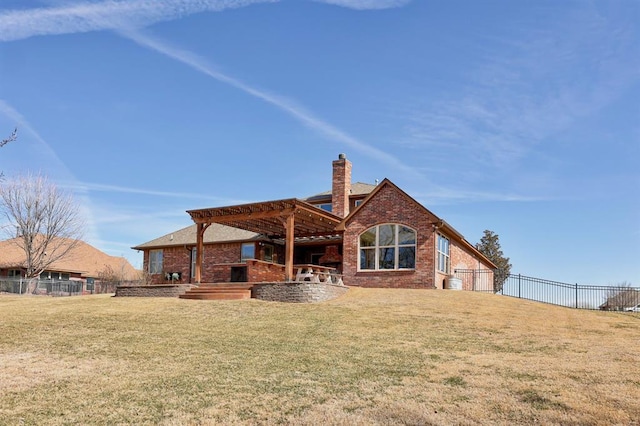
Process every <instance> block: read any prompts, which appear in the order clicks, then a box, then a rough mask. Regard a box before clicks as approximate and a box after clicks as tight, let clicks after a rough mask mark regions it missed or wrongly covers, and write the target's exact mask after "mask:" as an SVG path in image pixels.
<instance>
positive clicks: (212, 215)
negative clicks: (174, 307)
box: [187, 198, 342, 283]
mask: <svg viewBox="0 0 640 426" xmlns="http://www.w3.org/2000/svg"><path fill="white" fill-rule="evenodd" d="M187 213H189V215H190V216H191V219H192V220H193V221H194V222H195V223H196V224H197V251H196V265H195V280H196V282H197V283H200V282H201V277H202V253H203V251H204V250H203V249H204V231H205V230H206V229H207V228H208V227H209V226H210V225H211V224H212V223H220V224H223V225H227V226H231V227H234V228H239V229H244V230H246V231H251V232H255V233H258V234H264V235H267V236H269V237H272V238H280V239H284V241H285V279H286V280H287V281H291V279H292V278H293V243H294V239H295V238H297V237H315V236H327V235H335V234H338V233H339V231H336V227H337V226H338V224H339V223H340V222H341V221H342V219H341V218H340V217H339V216H336V215H334V214H332V213H329V212H327V211H325V210H322V209H320V208H318V207H315V206H313V205H311V204H309V203H305V202H304V201H301V200H298V199H296V198H290V199H286V200H276V201H263V202H259V203H250V204H241V205H237V206H228V207H213V208H207V209H198V210H187Z"/></svg>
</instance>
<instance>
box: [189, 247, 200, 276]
mask: <svg viewBox="0 0 640 426" xmlns="http://www.w3.org/2000/svg"><path fill="white" fill-rule="evenodd" d="M197 258H198V247H191V259H190V260H191V262H190V264H191V272H190V273H189V276H190V278H195V277H196V259H197Z"/></svg>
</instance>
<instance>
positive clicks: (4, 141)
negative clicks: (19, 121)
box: [0, 127, 18, 180]
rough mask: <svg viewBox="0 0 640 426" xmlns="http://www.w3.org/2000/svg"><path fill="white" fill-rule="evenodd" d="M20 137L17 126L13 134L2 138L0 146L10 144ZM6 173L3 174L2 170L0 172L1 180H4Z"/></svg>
mask: <svg viewBox="0 0 640 426" xmlns="http://www.w3.org/2000/svg"><path fill="white" fill-rule="evenodd" d="M17 138H18V128H17V127H16V128H15V129H13V133H11V135H10V136H9V137H8V138H6V139H2V140H1V141H0V148H2V147H3V146H5V145H6V144H8V143H9V142H13V141H15V140H16V139H17ZM3 176H4V175H3V174H2V172H0V180H2V177H3Z"/></svg>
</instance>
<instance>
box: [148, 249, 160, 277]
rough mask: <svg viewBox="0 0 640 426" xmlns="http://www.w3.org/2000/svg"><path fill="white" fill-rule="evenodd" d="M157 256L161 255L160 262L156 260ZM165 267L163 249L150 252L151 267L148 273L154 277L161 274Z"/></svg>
mask: <svg viewBox="0 0 640 426" xmlns="http://www.w3.org/2000/svg"><path fill="white" fill-rule="evenodd" d="M154 254H155V255H158V254H159V257H160V260H158V259H155V256H154ZM163 267H164V250H162V249H154V250H149V265H148V271H149V273H150V274H152V275H156V274H161V273H162V268H163Z"/></svg>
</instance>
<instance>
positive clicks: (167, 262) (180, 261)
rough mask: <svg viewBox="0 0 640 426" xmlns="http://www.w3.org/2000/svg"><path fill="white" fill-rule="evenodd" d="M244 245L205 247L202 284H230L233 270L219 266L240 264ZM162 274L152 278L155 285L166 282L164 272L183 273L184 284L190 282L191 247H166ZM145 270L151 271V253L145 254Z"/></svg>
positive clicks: (232, 244) (231, 244)
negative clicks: (241, 250)
mask: <svg viewBox="0 0 640 426" xmlns="http://www.w3.org/2000/svg"><path fill="white" fill-rule="evenodd" d="M241 246H242V243H225V244H208V245H205V246H204V252H203V254H204V256H203V259H202V282H229V281H230V280H231V270H230V269H229V267H226V268H221V267H220V266H217V265H219V264H221V263H238V262H240V249H241ZM162 252H163V253H162V270H163V273H162V274H154V275H152V276H151V278H152V281H153V283H156V284H160V283H164V282H166V280H165V277H164V272H180V273H182V281H181V282H182V283H188V282H190V273H191V247H189V246H187V248H185V247H184V246H179V247H165V248H164V249H162ZM144 270H145V271H148V270H149V251H148V250H145V252H144Z"/></svg>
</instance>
